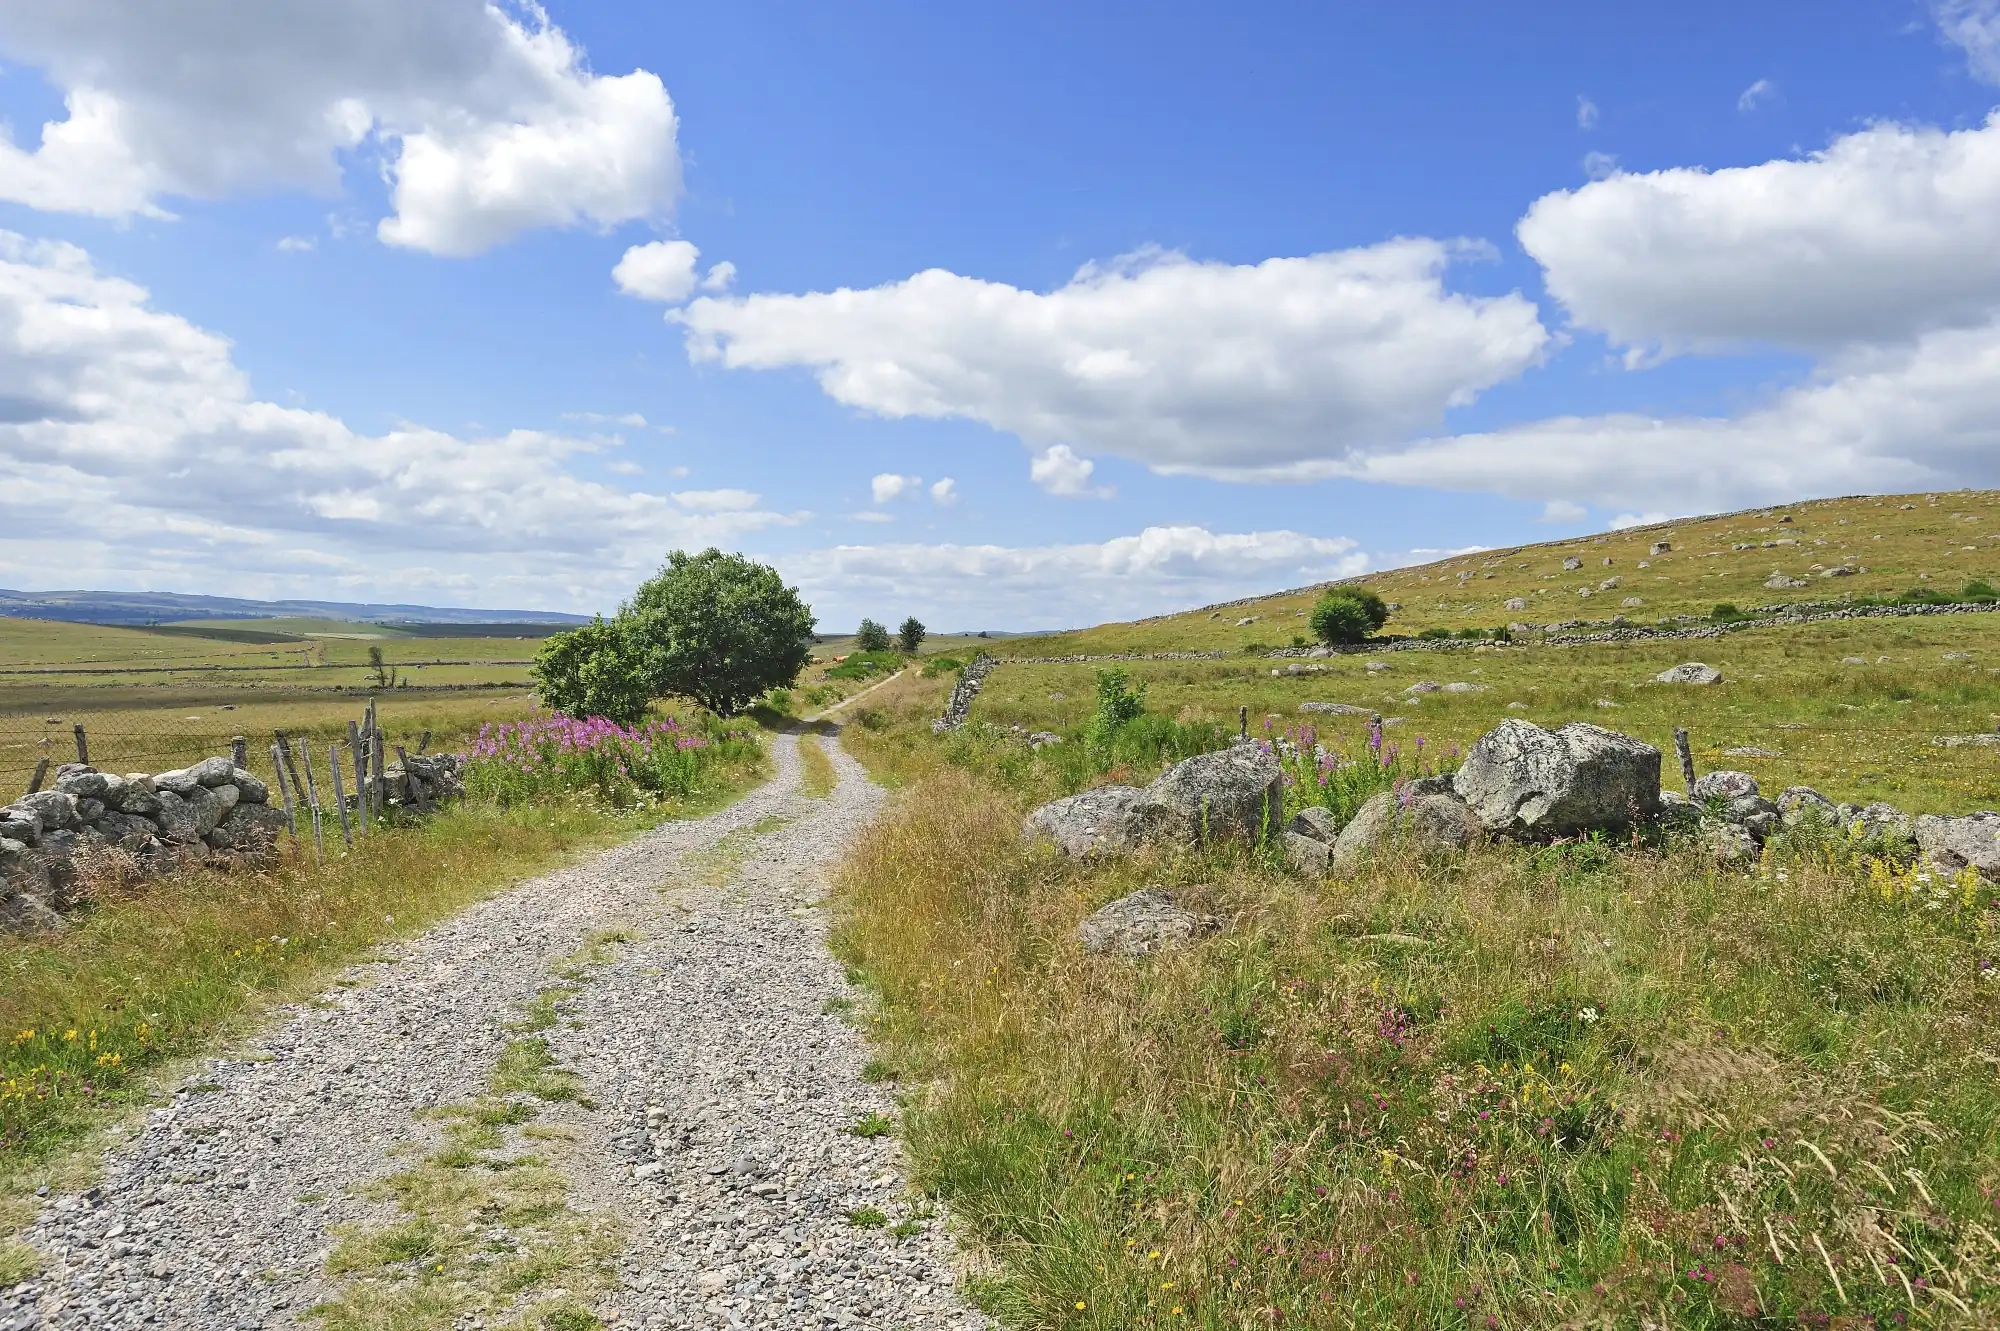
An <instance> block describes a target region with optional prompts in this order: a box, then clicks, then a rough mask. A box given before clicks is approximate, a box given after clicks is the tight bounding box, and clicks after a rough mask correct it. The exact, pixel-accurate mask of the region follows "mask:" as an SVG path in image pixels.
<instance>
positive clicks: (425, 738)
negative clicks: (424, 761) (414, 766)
mask: <svg viewBox="0 0 2000 1331" xmlns="http://www.w3.org/2000/svg"><path fill="white" fill-rule="evenodd" d="M430 746H431V732H430V731H428V730H426V731H425V732H424V733H423V734H421V735H419V736H418V737H417V756H418V757H422V756H423V752H424V750H425V749H428V748H429V747H430Z"/></svg>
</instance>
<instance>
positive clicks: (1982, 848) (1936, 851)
mask: <svg viewBox="0 0 2000 1331" xmlns="http://www.w3.org/2000/svg"><path fill="white" fill-rule="evenodd" d="M1914 830H1915V833H1916V838H1917V846H1918V848H1919V849H1920V850H1922V851H1923V855H1924V859H1925V860H1926V861H1927V862H1929V864H1930V865H1931V866H1932V867H1933V868H1935V869H1939V870H1942V871H1943V872H1945V873H1951V874H1956V873H1959V872H1962V871H1963V870H1965V869H1967V868H1972V869H1976V870H1978V872H1979V876H1980V877H1981V878H1984V879H1986V880H1987V881H1988V882H2000V813H1975V814H1972V815H1970V816H1968V817H1964V818H1943V817H1939V816H1938V815H1936V814H1925V815H1923V816H1922V817H1920V818H1918V819H1917V820H1916V824H1915V829H1914Z"/></svg>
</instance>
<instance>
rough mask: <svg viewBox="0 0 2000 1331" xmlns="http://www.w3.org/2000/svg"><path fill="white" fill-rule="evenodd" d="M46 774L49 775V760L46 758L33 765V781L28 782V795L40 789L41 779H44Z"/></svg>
mask: <svg viewBox="0 0 2000 1331" xmlns="http://www.w3.org/2000/svg"><path fill="white" fill-rule="evenodd" d="M48 774H49V760H48V759H47V758H44V759H42V760H41V761H40V762H38V763H36V764H35V776H34V779H33V780H32V781H30V782H28V793H29V794H30V795H32V794H34V793H35V792H36V791H38V790H40V789H41V788H42V778H44V777H46V776H47V775H48Z"/></svg>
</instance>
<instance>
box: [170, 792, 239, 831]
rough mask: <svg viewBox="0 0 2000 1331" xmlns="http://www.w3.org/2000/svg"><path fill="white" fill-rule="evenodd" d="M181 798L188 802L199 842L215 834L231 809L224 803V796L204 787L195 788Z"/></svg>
mask: <svg viewBox="0 0 2000 1331" xmlns="http://www.w3.org/2000/svg"><path fill="white" fill-rule="evenodd" d="M181 798H182V799H183V800H185V801H187V806H188V812H189V813H190V814H192V815H193V818H194V834H195V838H196V839H197V840H199V839H200V838H202V837H205V836H207V835H208V834H209V833H210V832H213V831H214V830H215V827H216V824H217V823H220V822H221V821H222V819H223V817H224V815H226V814H227V813H228V812H229V808H230V806H229V805H227V804H224V803H223V800H222V796H220V795H218V794H216V793H215V792H214V791H212V790H210V789H209V788H208V787H207V786H203V785H196V786H194V787H193V788H192V789H190V790H189V791H188V793H187V794H185V795H183V796H181Z"/></svg>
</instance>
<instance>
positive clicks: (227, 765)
mask: <svg viewBox="0 0 2000 1331" xmlns="http://www.w3.org/2000/svg"><path fill="white" fill-rule="evenodd" d="M187 774H188V776H189V777H191V778H192V779H193V780H195V781H197V782H199V783H200V784H201V785H204V786H208V787H210V788H211V789H213V788H214V787H216V786H226V785H228V784H229V783H230V781H231V780H232V779H233V778H234V777H235V776H236V764H235V763H233V762H231V761H230V760H229V759H227V758H203V759H202V760H201V761H200V762H198V763H196V764H195V765H194V766H193V767H190V768H188V769H187Z"/></svg>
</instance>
